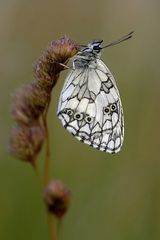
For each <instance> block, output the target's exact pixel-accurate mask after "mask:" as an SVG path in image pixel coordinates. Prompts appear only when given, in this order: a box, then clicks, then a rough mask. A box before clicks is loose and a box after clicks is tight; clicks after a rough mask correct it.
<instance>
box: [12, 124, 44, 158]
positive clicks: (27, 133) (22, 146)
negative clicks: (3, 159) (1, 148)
mask: <svg viewBox="0 0 160 240" xmlns="http://www.w3.org/2000/svg"><path fill="white" fill-rule="evenodd" d="M44 138H45V133H44V129H43V128H42V127H40V126H39V125H38V124H37V126H36V125H35V126H24V125H22V126H21V125H18V126H16V127H13V128H12V130H11V135H10V141H9V151H10V153H11V154H12V155H13V156H14V157H16V158H18V159H21V160H24V161H27V162H31V163H33V162H32V161H34V159H35V157H36V155H37V154H38V152H39V151H40V149H41V147H42V144H43V140H44Z"/></svg>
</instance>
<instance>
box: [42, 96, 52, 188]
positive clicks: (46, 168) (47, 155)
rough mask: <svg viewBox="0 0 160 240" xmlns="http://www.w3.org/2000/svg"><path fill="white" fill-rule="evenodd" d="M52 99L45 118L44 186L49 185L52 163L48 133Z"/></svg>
mask: <svg viewBox="0 0 160 240" xmlns="http://www.w3.org/2000/svg"><path fill="white" fill-rule="evenodd" d="M50 101H51V98H50V100H49V102H48V104H47V106H46V110H45V113H44V116H43V124H44V128H45V133H46V153H45V163H44V186H45V185H46V184H47V183H48V179H49V162H50V141H49V133H48V125H47V113H48V109H49V105H50Z"/></svg>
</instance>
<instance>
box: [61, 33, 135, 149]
mask: <svg viewBox="0 0 160 240" xmlns="http://www.w3.org/2000/svg"><path fill="white" fill-rule="evenodd" d="M132 33H133V32H130V33H129V34H127V35H125V36H123V37H122V38H120V39H118V40H117V41H115V42H112V43H110V44H108V45H106V46H104V47H102V46H101V44H102V42H103V41H102V40H94V41H92V42H90V43H89V44H88V45H87V46H83V45H82V46H81V49H80V50H79V52H78V53H77V54H76V55H75V56H74V57H73V58H72V64H73V69H72V70H71V71H70V73H69V75H68V77H67V79H66V81H65V84H64V87H63V89H62V92H61V95H60V100H59V106H58V112H57V115H58V117H59V119H60V120H61V122H62V125H63V126H64V127H65V128H66V129H67V130H68V131H69V132H70V133H72V134H73V135H74V136H75V137H76V138H77V139H78V140H80V141H81V142H84V143H86V144H88V145H90V146H92V147H94V148H96V149H98V150H101V151H105V152H108V153H117V152H118V151H120V149H121V147H122V143H123V139H124V119H123V108H122V103H121V99H120V95H119V91H118V89H117V86H116V83H115V80H114V77H113V75H112V74H111V72H110V70H109V69H108V67H107V66H106V65H105V64H104V63H103V61H102V60H100V55H101V50H102V49H103V48H106V47H109V46H113V45H115V44H117V43H120V42H122V41H124V40H127V39H129V38H131V36H132Z"/></svg>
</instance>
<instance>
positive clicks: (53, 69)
mask: <svg viewBox="0 0 160 240" xmlns="http://www.w3.org/2000/svg"><path fill="white" fill-rule="evenodd" d="M78 50H79V47H78V45H77V44H76V43H74V42H73V41H72V40H71V39H69V38H68V37H67V36H64V37H63V38H60V39H58V40H56V41H53V42H51V43H50V45H49V46H48V48H47V50H46V51H45V52H44V53H43V55H42V56H41V57H40V58H39V60H38V61H37V63H36V64H35V65H34V68H33V70H34V75H35V78H36V79H37V81H38V84H40V85H42V86H43V87H44V89H46V88H47V89H48V88H49V87H50V88H52V87H53V86H54V85H55V84H56V82H57V79H58V77H59V73H60V71H62V70H64V67H62V66H61V65H60V64H59V63H67V61H68V60H69V59H70V58H71V57H73V56H74V55H75V54H76V53H77V51H78ZM50 91H51V90H50Z"/></svg>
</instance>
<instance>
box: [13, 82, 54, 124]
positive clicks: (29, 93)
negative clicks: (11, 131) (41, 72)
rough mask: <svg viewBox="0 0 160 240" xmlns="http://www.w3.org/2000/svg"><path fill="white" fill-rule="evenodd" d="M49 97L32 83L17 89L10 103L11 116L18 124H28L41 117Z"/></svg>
mask: <svg viewBox="0 0 160 240" xmlns="http://www.w3.org/2000/svg"><path fill="white" fill-rule="evenodd" d="M49 98H50V95H49V94H48V93H46V92H45V91H44V90H42V89H39V88H38V86H37V85H36V84H34V83H32V84H28V85H25V86H23V87H21V88H19V89H18V90H17V91H16V92H15V94H14V96H13V101H12V114H13V117H14V119H15V120H16V121H17V122H18V123H23V124H30V123H32V122H34V121H37V119H38V118H39V117H40V116H41V115H42V113H43V111H44V109H45V106H46V104H47V102H48V101H49Z"/></svg>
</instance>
